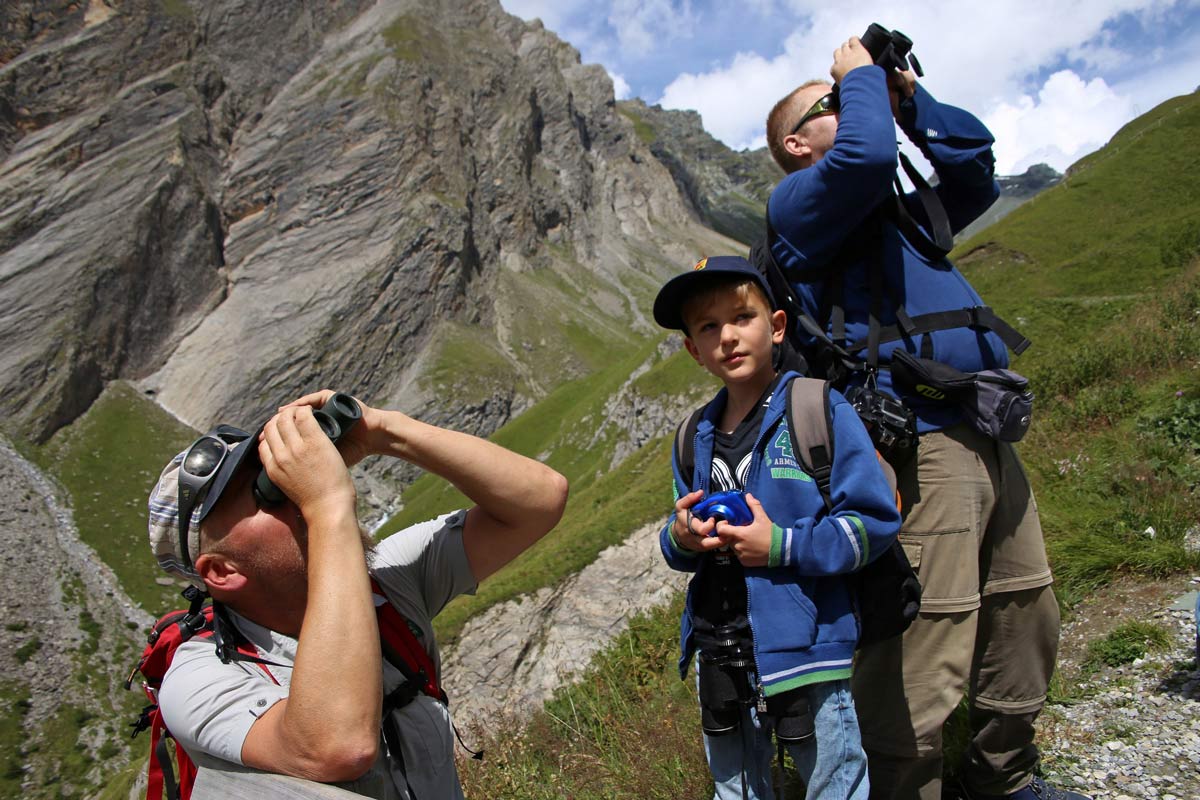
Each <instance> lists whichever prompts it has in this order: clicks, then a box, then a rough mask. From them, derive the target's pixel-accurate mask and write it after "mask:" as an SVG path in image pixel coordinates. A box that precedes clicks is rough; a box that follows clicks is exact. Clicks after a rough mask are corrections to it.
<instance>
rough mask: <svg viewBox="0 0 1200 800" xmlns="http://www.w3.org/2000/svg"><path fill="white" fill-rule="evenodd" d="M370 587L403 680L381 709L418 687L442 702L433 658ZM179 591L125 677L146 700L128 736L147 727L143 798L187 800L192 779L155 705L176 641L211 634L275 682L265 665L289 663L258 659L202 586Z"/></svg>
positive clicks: (402, 701)
mask: <svg viewBox="0 0 1200 800" xmlns="http://www.w3.org/2000/svg"><path fill="white" fill-rule="evenodd" d="M371 591H372V592H373V593H374V595H375V612H376V615H377V616H378V619H379V637H380V647H381V649H382V651H383V655H384V658H386V659H387V660H388V661H389V662H390V663H391V664H392V665H393V666H395V667H396V668H397V669H399V670H400V672H401V673H402V674H403V675H404V677H405V681H404V682H403V683H401V684H400V686H399V687H398V688H397V689H396V690H394V691H393V692H392V693H391V694H389V695H387V696H385V697H384V709H385V712H387V711H391V710H393V709H396V708H402V707H403V706H405V705H407V704H408V703H409V702H411V701H412V699H413V698H414V697H416V695H417V694H418V693H420V692H424V693H425V694H427V695H429V696H430V697H432V698H434V699H435V700H439V701H441V702H442V703H445V702H447V701H446V694H445V692H443V691H442V689H441V686H440V685H439V683H438V677H437V673H436V671H435V670H434V667H433V661H432V659H430V657H429V654H428V653H426V652H425V648H424V647H422V646H421V643H420V641H418V640H417V637H416V636H415V635H414V634H413V632H412V629H411V628H410V627H409V625H408V621H407V620H406V619H405V618H404V616H403V615H401V614H400V612H398V611H397V610H396V609H395V607H394V606H393V605H392V604H391V603H389V602H388V601H387V599H386V596H385V595H384V592H383V590H382V589H381V588H380V587H379V584H378V583H376V582H375V580H374V579H372V580H371ZM183 596H184V598H185V599H187V600H188V602H189V607H188V609H187V610H178V611H172V612H171V613H169V614H166V615H165V616H163V617H162V618H160V619H159V620H158V621H157V622H155V623H154V625H153V627H151V629H150V634H149V635H148V636H147V644H146V647H145V649H144V650H142V656H141V658H140V659H139V660H138V663H137V665H136V666H135V667H134V668H133V669H132V670H131V671H130V673H129V677H128V678H126V679H125V688H126V689H132V688H133V682H134V679H135V678H136V677H137V675H138V673H139V672H140V673H141V675H142V688H143V690H144V691H145V693H146V697H147V699H148V700H149V701H150V704H149V705H147V706H146V707H145V708H143V709H142V713H141V715H140V716H139V717H138V719H137V720H136V721H135V722H133V723H131V725H130V727H131V728H133V734H132V735H133V736H137V735H138V734H139V733H141V732H142V731H144V730H147V729H148V730H149V731H150V763H149V768H148V772H147V783H146V798H147V800H159V798H162V797H163V796H164V791H165V793H166V795H165V796H166V797H167V800H189V798H190V797H191V794H192V785H193V784H194V783H195V782H196V764H195V763H194V762H193V761H192V759H191V757H189V756H188V754H187V751H186V750H184V749H183V745H181V744H180V743H179V742H178V741H175V761H176V763H177V764H178V765H179V778H178V780H176V778H175V772H174V770H173V769H172V767H171V754H170V746H169V745H168V743H167V742H168V740H174V737H173V736H172V735H171V732H170V731H169V730H167V726H166V723H165V722H163V718H162V711H161V710H160V709H159V707H158V691H159V689H160V688H161V687H162V681H163V677H164V676H165V675H166V674H167V670H168V669H170V668H171V660H172V659H173V658H174V657H175V651H176V650H178V649H179V646H180V645H181V644H183V643H184V642H186V641H188V640H190V639H192V638H193V637H197V636H198V637H200V638H203V639H214V645H215V646H216V648H217V654H218V656H219V657H220V658H221V660H222V661H225V662H226V663H228V662H230V661H244V662H249V663H253V664H257V665H258V666H259V667H260V668H261V669H262V671H263V672H264V673H266V675H267V677H268V678H270V679H271V681H272V682H274V683H275V684H278V683H279V681H278V680H276V678H275V676H274V675H272V674H271V670H270V669H268V667H270V666H275V667H282V668H284V669H290V666H289V665H286V664H275V663H273V662H270V661H267V660H265V659H263V658H260V657H259V655H258V651H257V650H256V649H255V647H254V645H252V644H250V643H249V642H247V641H245V640H244V639H242V638H241V637H240V636H237V635H236V633H237V632H236V629H234V628H233V626H232V625H230V624H229V623H228V622H223V621H222V617H223V614H221V613H220V612H219V611H215V610H214V607H213V603H212V600H211V599H210V598H209V597H208V595H207V594H205V593H204V592H203V591H201V590H199V589H197V588H195V587H194V586H189V587H188V588H187V589H184V591H183ZM230 633H232V634H234V636H233V637H232V638H230V637H229V634H230ZM385 716H386V713H385ZM385 729H386V726H385ZM385 734H388V735H389V742H388V744H389V746H391V745H393V744H394V742H393V741H392V740H391V738H390V737H391V733H390V731H387V730H385Z"/></svg>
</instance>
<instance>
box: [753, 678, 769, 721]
mask: <svg viewBox="0 0 1200 800" xmlns="http://www.w3.org/2000/svg"><path fill="white" fill-rule="evenodd" d="M755 709H756V710H757V711H758V713H759V714H765V713H767V696H766V695H765V694H763V688H762V683H761V682H759V684H758V697H757V702H756V704H755Z"/></svg>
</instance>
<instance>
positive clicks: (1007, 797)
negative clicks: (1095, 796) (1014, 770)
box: [963, 776, 1092, 800]
mask: <svg viewBox="0 0 1200 800" xmlns="http://www.w3.org/2000/svg"><path fill="white" fill-rule="evenodd" d="M963 796H964V798H970V800H1092V798H1091V797H1089V796H1088V795H1086V794H1080V793H1079V792H1072V791H1070V790H1068V789H1059V788H1058V787H1057V786H1050V785H1048V784H1047V783H1046V782H1045V781H1044V780H1042V779H1041V778H1038V777H1036V776H1035V777H1034V779H1033V780H1031V781H1030V782H1029V784H1028V785H1027V786H1026V787H1025V788H1023V789H1018V790H1017V791H1015V792H1012V793H1011V794H1003V795H1001V794H978V793H975V792H971V793H964V795H963Z"/></svg>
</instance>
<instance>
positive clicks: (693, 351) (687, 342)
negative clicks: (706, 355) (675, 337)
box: [683, 336, 701, 364]
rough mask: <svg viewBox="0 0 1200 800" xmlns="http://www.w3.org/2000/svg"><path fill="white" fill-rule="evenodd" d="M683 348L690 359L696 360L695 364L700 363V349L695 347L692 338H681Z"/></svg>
mask: <svg viewBox="0 0 1200 800" xmlns="http://www.w3.org/2000/svg"><path fill="white" fill-rule="evenodd" d="M683 347H684V349H685V350H687V351H688V354H689V355H691V357H692V358H694V359H695V360H696V363H697V364H700V363H701V362H700V348H698V347H696V343H695V342H693V341H692V337H690V336H685V337H683Z"/></svg>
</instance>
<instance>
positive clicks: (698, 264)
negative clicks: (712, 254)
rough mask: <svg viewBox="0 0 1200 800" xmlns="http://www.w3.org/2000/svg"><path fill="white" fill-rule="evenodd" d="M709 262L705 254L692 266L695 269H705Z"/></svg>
mask: <svg viewBox="0 0 1200 800" xmlns="http://www.w3.org/2000/svg"><path fill="white" fill-rule="evenodd" d="M707 264H708V256H705V257H704V258H702V259H700V260H699V261H697V262H696V266H694V267H692V270H693V271H694V270H698V269H704V267H705V266H707Z"/></svg>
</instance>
